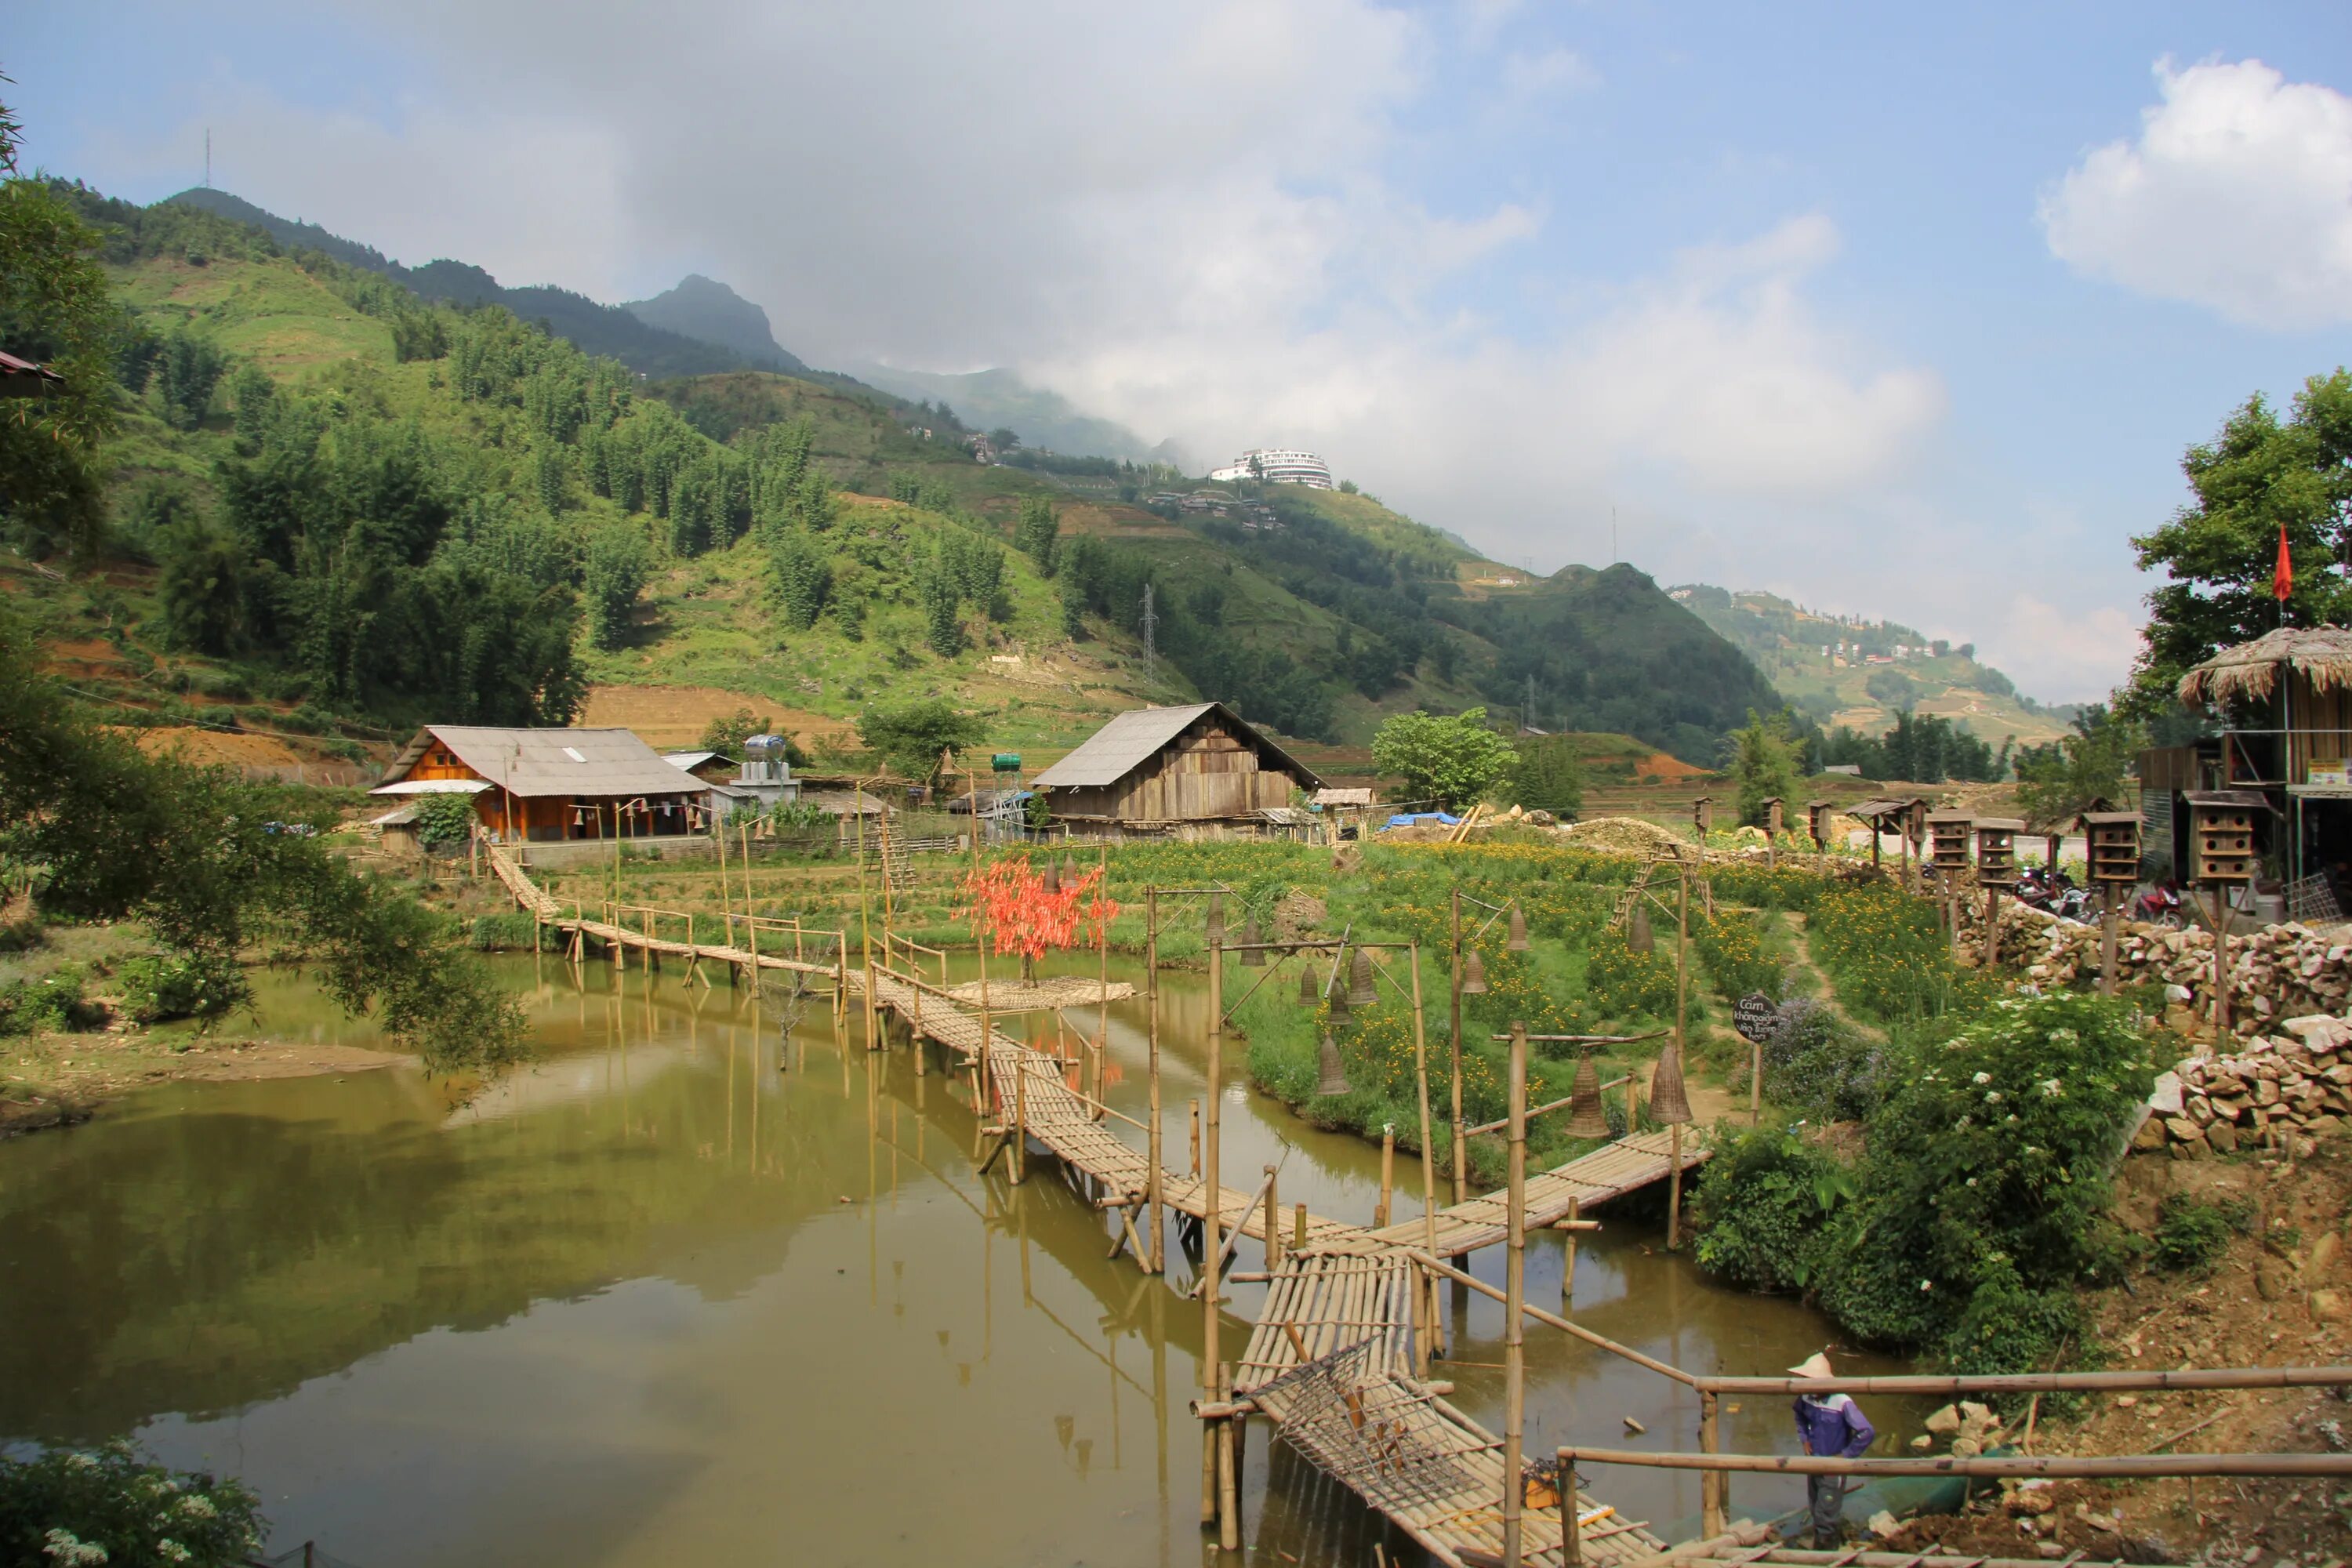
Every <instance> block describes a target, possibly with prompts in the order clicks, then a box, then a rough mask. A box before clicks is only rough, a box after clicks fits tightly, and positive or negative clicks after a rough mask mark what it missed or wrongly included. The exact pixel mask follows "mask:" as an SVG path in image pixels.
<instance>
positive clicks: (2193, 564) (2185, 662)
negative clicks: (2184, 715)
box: [2123, 367, 2352, 719]
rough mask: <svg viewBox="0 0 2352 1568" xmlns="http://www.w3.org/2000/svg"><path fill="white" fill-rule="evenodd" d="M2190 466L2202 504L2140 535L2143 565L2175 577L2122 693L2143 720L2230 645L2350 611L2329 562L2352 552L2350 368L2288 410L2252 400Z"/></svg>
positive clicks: (2332, 621) (2153, 613)
mask: <svg viewBox="0 0 2352 1568" xmlns="http://www.w3.org/2000/svg"><path fill="white" fill-rule="evenodd" d="M2180 467H2181V471H2182V472H2183V473H2185V474H2186V475H2187V476H2188V479H2189V489H2190V490H2191V491H2192V492H2194V494H2195V496H2196V500H2195V501H2194V503H2193V504H2191V505H2189V506H2186V507H2183V508H2181V509H2180V510H2179V511H2178V512H2176V513H2174V514H2173V517H2172V520H2171V521H2169V522H2167V523H2165V524H2164V525H2163V526H2161V527H2159V528H2157V529H2155V530H2154V531H2150V532H2148V533H2145V534H2142V535H2139V536H2138V537H2137V538H2135V539H2134V540H2133V541H2132V544H2133V546H2134V548H2135V549H2136V550H2137V552H2138V555H2139V564H2140V568H2141V570H2143V571H2155V570H2158V569H2161V570H2162V571H2164V573H2165V574H2167V575H2168V577H2169V579H2170V581H2168V582H2167V583H2166V584H2164V585H2163V586H2161V587H2159V588H2158V589H2156V590H2155V591H2154V592H2153V593H2151V594H2149V595H2148V596H2147V605H2148V611H2149V619H2148V625H2147V629H2146V630H2145V631H2143V632H2142V633H2141V634H2140V635H2141V638H2142V647H2141V649H2140V654H2139V658H2138V661H2137V664H2136V665H2135V666H2134V668H2133V671H2132V680H2131V685H2130V688H2129V689H2128V691H2127V693H2126V695H2125V697H2124V698H2123V706H2124V708H2125V709H2126V711H2127V713H2128V715H2129V716H2131V717H2134V718H2140V719H2146V718H2148V717H2151V716H2153V715H2154V714H2156V713H2157V712H2158V711H2159V710H2163V709H2166V708H2168V707H2170V706H2172V704H2173V700H2174V699H2173V692H2174V689H2175V688H2176V687H2177V686H2178V685H2179V680H2180V678H2181V676H2182V675H2184V674H2186V673H2187V672H2188V670H2189V668H2190V667H2191V666H2193V665H2196V664H2200V663H2202V662H2203V661H2204V660H2205V659H2207V658H2211V657H2212V655H2213V654H2214V653H2215V652H2216V651H2217V650H2218V649H2220V648H2222V647H2227V646H2229V645H2231V644H2233V643H2241V642H2246V641H2249V640H2251V639H2252V638H2254V637H2260V636H2261V635H2262V634H2263V633H2264V632H2267V631H2270V630H2272V629H2273V627H2276V626H2280V625H2286V626H2340V625H2343V624H2344V623H2345V620H2346V617H2347V616H2352V578H2347V577H2346V576H2345V575H2344V574H2341V573H2338V572H2334V571H2330V570H2329V569H2328V568H2329V567H2330V566H2331V565H2333V564H2334V563H2336V562H2339V561H2342V560H2344V559H2346V558H2347V552H2352V372H2347V371H2346V370H2344V369H2342V368H2340V367H2339V368H2338V369H2337V370H2336V371H2335V372H2334V373H2333V374H2328V375H2315V376H2313V377H2312V378H2311V379H2310V380H2309V381H2307V382H2305V384H2304V387H2303V390H2302V391H2301V392H2299V393H2297V394H2296V395H2295V398H2294V407H2293V409H2292V410H2291V411H2290V412H2289V414H2288V415H2287V416H2286V417H2284V418H2281V417H2280V416H2279V415H2278V413H2277V411H2276V410H2274V409H2273V408H2272V407H2271V406H2270V405H2269V404H2268V403H2267V402H2266V401H2264V399H2263V397H2262V396H2261V395H2259V394H2257V395H2254V396H2253V397H2251V398H2249V399H2247V400H2246V402H2245V404H2244V405H2243V406H2242V407H2241V408H2240V409H2239V410H2238V411H2237V412H2236V413H2235V414H2232V415H2231V416H2230V418H2229V420H2228V421H2227V422H2226V423H2225V424H2223V426H2221V433H2220V434H2219V435H2218V436H2217V437H2214V439H2213V440H2212V441H2210V442H2209V443H2201V444H2200V445H2197V446H2193V447H2189V450H2188V452H2187V453H2186V454H2185V455H2184V456H2183V457H2182V458H2181V464H2180ZM2281 529H2284V530H2285V531H2286V540H2287V546H2288V550H2289V552H2290V554H2291V556H2292V558H2293V559H2294V565H2295V572H2294V592H2293V593H2292V594H2291V595H2289V597H2288V599H2287V602H2286V604H2285V605H2284V607H2282V606H2281V605H2280V604H2279V603H2278V601H2277V600H2276V599H2274V598H2273V596H2272V593H2271V582H2272V573H2273V569H2274V567H2275V566H2276V564H2277V562H2278V548H2279V531H2280V530H2281Z"/></svg>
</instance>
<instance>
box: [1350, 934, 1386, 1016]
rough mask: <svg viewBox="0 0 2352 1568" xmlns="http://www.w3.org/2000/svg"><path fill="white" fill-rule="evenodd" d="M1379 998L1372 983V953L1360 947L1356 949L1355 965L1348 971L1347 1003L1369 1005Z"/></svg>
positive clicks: (1354, 1005)
mask: <svg viewBox="0 0 2352 1568" xmlns="http://www.w3.org/2000/svg"><path fill="white" fill-rule="evenodd" d="M1380 999H1381V994H1380V992H1379V990H1378V989H1377V988H1375V986H1374V985H1373V984H1372V955H1371V954H1370V953H1369V952H1365V951H1364V950H1363V949H1362V948H1358V949H1357V950H1356V962H1355V965H1354V967H1353V968H1351V969H1350V970H1349V978H1348V1005H1349V1006H1350V1007H1369V1006H1370V1005H1372V1004H1373V1003H1375V1002H1377V1001H1379V1000H1380Z"/></svg>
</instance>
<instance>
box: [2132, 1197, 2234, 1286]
mask: <svg viewBox="0 0 2352 1568" xmlns="http://www.w3.org/2000/svg"><path fill="white" fill-rule="evenodd" d="M2252 1228H2253V1205H2252V1204H2249V1203H2248V1202H2246V1200H2245V1199H2243V1198H2232V1199H2231V1200H2229V1201H2228V1202H2226V1203H2219V1204H2213V1203H2207V1202H2205V1201H2204V1200H2203V1199H2201V1198H2195V1197H2191V1196H2189V1194H2187V1193H2174V1194H2170V1195H2168V1196H2167V1197H2166V1198H2165V1200H2164V1201H2163V1202H2162V1203H2160V1204H2158V1205H2157V1210H2156V1246H2155V1248H2154V1250H2153V1252H2152V1253H2151V1254H2150V1258H2151V1261H2153V1262H2154V1263H2155V1264H2156V1266H2157V1267H2158V1268H2170V1269H2182V1270H2190V1269H2193V1270H2195V1271H2196V1272H2198V1273H2200V1274H2201V1273H2203V1272H2204V1271H2205V1270H2207V1269H2209V1268H2211V1267H2212V1266H2213V1263H2214V1260H2215V1259H2217V1258H2220V1257H2221V1254H2222V1253H2224V1252H2226V1251H2228V1250H2229V1247H2230V1237H2231V1234H2232V1233H2235V1234H2239V1235H2244V1234H2247V1233H2249V1232H2251V1231H2252Z"/></svg>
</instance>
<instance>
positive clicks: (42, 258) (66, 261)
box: [0, 104, 122, 550]
mask: <svg viewBox="0 0 2352 1568" xmlns="http://www.w3.org/2000/svg"><path fill="white" fill-rule="evenodd" d="M16 142H17V127H16V121H15V120H14V118H13V117H11V116H10V115H9V113H8V110H7V107H6V105H5V104H0V172H5V174H6V175H7V176H8V178H6V179H5V180H0V345H5V347H6V349H7V351H8V352H9V353H13V354H15V355H16V356H17V357H18V358H20V359H29V360H33V361H36V362H37V363H40V364H42V365H44V366H46V367H47V369H49V370H50V371H52V372H54V373H56V374H58V375H60V376H62V377H63V378H64V380H63V382H62V383H61V384H59V385H58V386H57V387H55V388H53V389H52V390H51V391H50V392H49V393H47V395H44V396H40V397H12V398H9V399H7V400H6V402H5V405H0V522H5V523H6V524H9V525H13V527H14V528H21V529H23V530H25V531H26V533H27V534H28V535H29V537H30V539H31V541H32V542H38V543H42V544H45V545H55V544H64V545H67V546H68V547H70V548H72V549H75V550H87V549H88V548H89V546H90V545H91V544H93V543H94V542H96V540H97V537H98V531H99V526H100V519H101V517H102V516H103V513H102V512H101V510H100V502H99V487H100V483H101V480H102V479H103V473H102V470H101V467H100V460H99V450H100V447H102V446H103V445H104V443H105V442H106V439H107V438H108V437H110V436H111V435H112V434H113V433H114V427H115V416H114V402H113V380H114V367H115V354H116V350H117V348H118V347H119V346H120V343H121V320H122V317H121V312H120V311H119V310H117V309H116V308H115V303H114V298H113V290H112V289H110V287H109V285H108V283H107V280H106V274H105V272H104V271H103V270H101V269H100V267H99V265H98V261H97V251H98V247H99V243H100V237H99V235H98V234H97V232H96V231H95V230H93V229H92V228H91V227H90V226H89V225H87V224H85V223H83V222H82V221H81V219H80V218H79V216H77V215H76V214H75V212H74V209H73V206H72V205H71V203H70V201H69V200H68V196H67V195H66V194H65V193H64V192H63V191H61V190H59V189H57V188H54V187H52V186H51V185H50V184H48V183H47V182H46V181H43V180H38V179H30V180H28V179H20V178H16ZM12 531H13V530H12Z"/></svg>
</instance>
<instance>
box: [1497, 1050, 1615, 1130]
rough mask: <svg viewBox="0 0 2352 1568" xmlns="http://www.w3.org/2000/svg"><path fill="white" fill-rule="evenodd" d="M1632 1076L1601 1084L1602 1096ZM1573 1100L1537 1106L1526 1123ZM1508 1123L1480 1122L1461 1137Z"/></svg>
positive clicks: (1503, 1121) (1505, 1125) (1566, 1097)
mask: <svg viewBox="0 0 2352 1568" xmlns="http://www.w3.org/2000/svg"><path fill="white" fill-rule="evenodd" d="M1506 1038H1508V1037H1507V1036H1506ZM1528 1038H1529V1039H1531V1040H1532V1039H1535V1038H1536V1036H1534V1035H1529V1036H1528ZM1631 1082H1633V1074H1632V1073H1627V1074H1626V1075H1625V1076H1624V1077H1622V1078H1612V1079H1610V1080H1609V1081H1608V1082H1607V1083H1604V1084H1602V1085H1601V1093H1603V1094H1607V1093H1608V1092H1609V1091H1610V1090H1611V1089H1622V1088H1624V1087H1625V1086H1626V1085H1627V1084H1629V1083H1631ZM1575 1098H1576V1096H1574V1095H1572V1094H1570V1095H1566V1096H1564V1097H1562V1098H1560V1099H1559V1100H1553V1101H1552V1102H1551V1103H1550V1104H1549V1105H1538V1106H1537V1107H1536V1108H1535V1109H1534V1110H1530V1111H1528V1121H1534V1120H1535V1119H1536V1118H1537V1117H1538V1116H1541V1115H1543V1114H1544V1113H1545V1112H1547V1111H1551V1110H1559V1108H1560V1107H1561V1106H1563V1105H1566V1104H1568V1103H1569V1102H1570V1100H1574V1099H1575ZM1510 1121H1511V1119H1510V1118H1509V1117H1507V1116H1506V1117H1504V1118H1503V1119H1502V1120H1501V1121H1482V1122H1480V1123H1479V1124H1478V1125H1477V1126H1475V1127H1465V1128H1464V1129H1463V1130H1462V1136H1464V1137H1465V1138H1475V1137H1477V1136H1478V1135H1479V1134H1480V1133H1482V1132H1492V1131H1496V1129H1497V1128H1501V1127H1507V1126H1508V1125H1510Z"/></svg>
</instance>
